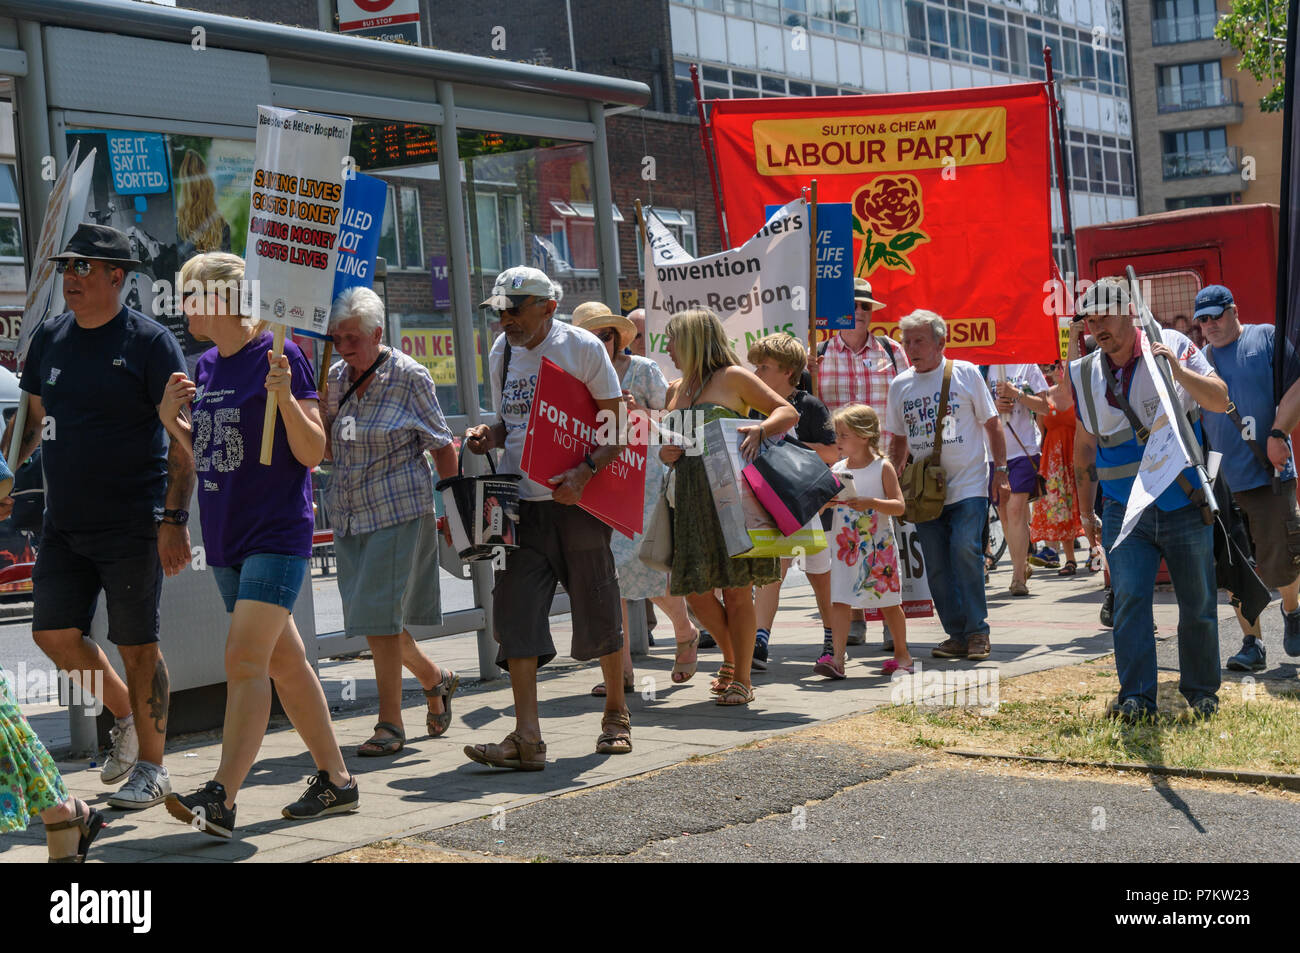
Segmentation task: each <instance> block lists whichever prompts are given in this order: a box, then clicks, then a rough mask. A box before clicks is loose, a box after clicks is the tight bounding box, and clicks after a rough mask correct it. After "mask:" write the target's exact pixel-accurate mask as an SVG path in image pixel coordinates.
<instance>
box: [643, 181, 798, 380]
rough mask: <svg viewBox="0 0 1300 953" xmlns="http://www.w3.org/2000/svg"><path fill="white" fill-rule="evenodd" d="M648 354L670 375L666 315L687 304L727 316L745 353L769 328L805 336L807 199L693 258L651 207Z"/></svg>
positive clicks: (725, 322) (735, 345)
mask: <svg viewBox="0 0 1300 953" xmlns="http://www.w3.org/2000/svg"><path fill="white" fill-rule="evenodd" d="M645 233H646V260H647V261H648V262H650V263H651V264H650V266H649V267H647V268H646V272H645V309H646V356H647V357H649V358H652V359H653V360H655V361H657V362H658V363H659V366H660V367H661V368H662V369H663V372H664V375H665V376H666V377H667V378H668V379H669V380H673V379H675V378H676V377H679V376H680V374H679V372H678V371H677V369H676V368H675V367H674V366H673V363H672V360H671V359H670V358H669V357H668V344H667V340H666V334H665V333H664V332H665V329H666V328H667V326H668V319H669V318H670V317H672V315H673V314H675V313H676V312H678V311H683V310H686V309H688V308H709V309H710V310H712V311H714V312H715V313H716V314H717V315H718V317H719V318H720V319H721V320H722V327H723V328H724V330H725V331H726V332H727V337H728V339H729V340H730V341H731V347H732V349H733V350H735V351H736V352H737V353H739V354H740V355H741V356H742V357H743V356H744V355H745V354H746V353H747V352H748V351H749V347H750V345H751V344H753V343H754V342H755V341H757V340H758V339H759V338H761V337H763V336H764V335H767V334H774V333H776V332H779V331H784V332H785V333H787V334H792V335H794V336H795V337H797V338H798V339H799V340H800V341H807V340H808V276H809V273H810V272H809V263H810V259H811V254H810V252H811V249H810V245H811V242H810V241H809V234H810V233H809V231H808V205H807V203H806V202H804V201H803V200H802V199H796V200H794V201H793V202H790V203H789V204H787V205H783V206H781V207H780V208H779V209H777V211H776V212H775V213H774V214H773V215H772V216H771V217H770V218H768V220H767V221H766V223H765V224H764V225H763V226H762V228H760V229H759V230H758V232H757V233H756V234H755V235H754V236H753V237H752V238H751V239H749V241H747V242H745V244H743V245H741V246H740V247H739V248H733V249H731V250H730V251H725V252H720V253H719V254H717V255H708V256H706V257H704V258H691V257H690V256H689V255H688V254H687V253H686V251H685V249H683V248H682V246H681V245H679V244H678V243H677V239H675V238H674V237H673V234H672V232H671V231H669V229H668V227H667V226H666V225H664V224H663V223H662V222H661V221H659V219H658V217H657V216H656V215H655V214H654V210H653V209H649V210H647V211H646V215H645Z"/></svg>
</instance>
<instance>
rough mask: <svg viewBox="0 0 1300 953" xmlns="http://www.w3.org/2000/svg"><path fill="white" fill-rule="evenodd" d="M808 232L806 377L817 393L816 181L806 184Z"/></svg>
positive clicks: (813, 390)
mask: <svg viewBox="0 0 1300 953" xmlns="http://www.w3.org/2000/svg"><path fill="white" fill-rule="evenodd" d="M808 231H810V232H812V240H811V244H812V248H811V249H810V251H809V261H808V375H809V377H811V378H812V392H813V393H814V394H815V393H817V360H816V357H815V355H816V354H817V180H816V179H813V180H812V181H811V182H809V183H808Z"/></svg>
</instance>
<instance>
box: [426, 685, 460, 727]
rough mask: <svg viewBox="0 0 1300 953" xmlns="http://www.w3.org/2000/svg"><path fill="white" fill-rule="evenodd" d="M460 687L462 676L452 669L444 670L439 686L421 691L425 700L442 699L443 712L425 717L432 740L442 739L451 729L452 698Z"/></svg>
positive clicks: (429, 713) (430, 713)
mask: <svg viewBox="0 0 1300 953" xmlns="http://www.w3.org/2000/svg"><path fill="white" fill-rule="evenodd" d="M459 687H460V676H459V675H458V674H456V673H455V672H453V671H452V670H451V669H449V668H444V669H443V670H442V678H440V679H438V684H437V685H435V686H433V688H422V689H420V690H421V691H422V692H424V697H425V698H438V697H440V696H441V698H442V712H441V713H439V714H437V715H435V714H434V713H433V712H427V713H426V714H425V716H424V727H425V728H426V729H428V731H429V737H430V738H441V737H442V736H443V735H445V734H446V733H447V729H448V728H450V727H451V696H452V695H455V694H456V689H458V688H459Z"/></svg>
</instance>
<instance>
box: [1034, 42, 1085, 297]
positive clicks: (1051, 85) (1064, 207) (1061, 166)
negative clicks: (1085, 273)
mask: <svg viewBox="0 0 1300 953" xmlns="http://www.w3.org/2000/svg"><path fill="white" fill-rule="evenodd" d="M1043 63H1044V65H1045V66H1046V67H1047V111H1048V114H1049V116H1050V118H1051V126H1050V128H1051V134H1052V142H1053V144H1054V145H1055V148H1054V149H1053V150H1052V153H1053V156H1054V158H1055V159H1056V192H1057V196H1058V197H1059V198H1060V200H1061V229H1062V231H1063V232H1064V233H1065V240H1066V242H1068V243H1069V246H1070V257H1071V258H1073V259H1074V270H1075V271H1076V272H1077V271H1078V270H1079V261H1078V257H1077V253H1076V252H1075V247H1074V223H1073V222H1072V221H1071V220H1070V180H1069V179H1068V178H1067V177H1066V174H1065V142H1064V141H1063V140H1062V138H1061V125H1060V109H1061V104H1060V102H1059V101H1058V100H1057V98H1056V74H1055V73H1054V72H1053V70H1052V48H1051V47H1050V46H1044V47H1043ZM1067 264H1069V262H1067ZM1072 290H1073V289H1067V291H1072Z"/></svg>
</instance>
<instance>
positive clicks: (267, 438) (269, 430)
mask: <svg viewBox="0 0 1300 953" xmlns="http://www.w3.org/2000/svg"><path fill="white" fill-rule="evenodd" d="M271 352H272V353H273V354H274V355H275V359H276V360H277V361H278V360H279V359H280V355H281V354H283V353H284V325H283V324H277V325H276V326H275V343H274V344H272V345H271ZM275 407H276V398H275V391H270V390H269V391H267V392H266V416H264V417H263V418H262V455H261V457H260V458H259V460H260V461H261V464H262V466H264V467H269V466H270V465H271V446H272V444H273V443H274V441H275Z"/></svg>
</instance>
